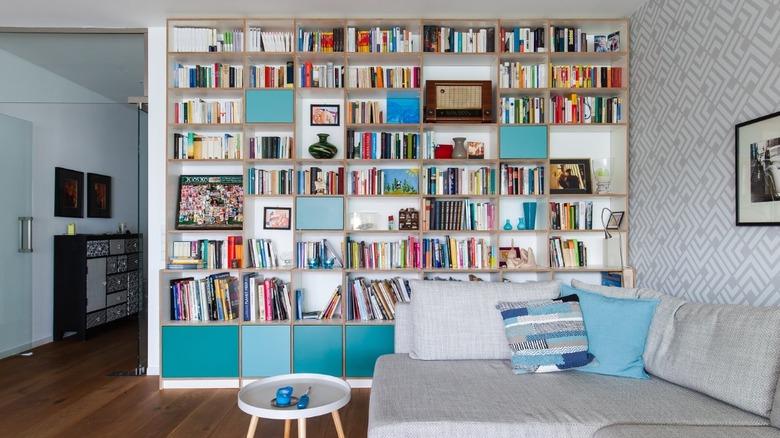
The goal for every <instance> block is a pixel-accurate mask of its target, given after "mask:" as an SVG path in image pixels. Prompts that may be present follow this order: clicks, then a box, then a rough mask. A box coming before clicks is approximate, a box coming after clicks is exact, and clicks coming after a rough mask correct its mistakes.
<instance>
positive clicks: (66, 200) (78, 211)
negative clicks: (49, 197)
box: [54, 167, 84, 217]
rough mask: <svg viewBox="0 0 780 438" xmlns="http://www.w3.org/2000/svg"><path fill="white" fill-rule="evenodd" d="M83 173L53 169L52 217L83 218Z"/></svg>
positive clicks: (58, 168) (59, 168)
mask: <svg viewBox="0 0 780 438" xmlns="http://www.w3.org/2000/svg"><path fill="white" fill-rule="evenodd" d="M83 193H84V172H78V171H76V170H70V169H65V168H62V167H55V168H54V216H61V217H84V207H83V199H84V196H83V195H82V194H83Z"/></svg>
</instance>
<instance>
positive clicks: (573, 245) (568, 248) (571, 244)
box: [550, 236, 588, 268]
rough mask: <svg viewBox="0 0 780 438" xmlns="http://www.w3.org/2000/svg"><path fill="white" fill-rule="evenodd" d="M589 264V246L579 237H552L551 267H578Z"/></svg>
mask: <svg viewBox="0 0 780 438" xmlns="http://www.w3.org/2000/svg"><path fill="white" fill-rule="evenodd" d="M582 266H588V248H587V247H586V246H585V244H584V243H583V242H582V241H580V240H577V239H564V238H561V237H559V236H553V237H550V267H553V268H576V267H582Z"/></svg>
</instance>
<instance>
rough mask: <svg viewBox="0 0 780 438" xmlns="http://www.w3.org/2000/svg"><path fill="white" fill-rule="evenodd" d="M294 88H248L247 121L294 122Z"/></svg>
mask: <svg viewBox="0 0 780 438" xmlns="http://www.w3.org/2000/svg"><path fill="white" fill-rule="evenodd" d="M293 100H294V99H293V92H292V90H247V92H246V122H247V123H292V122H293Z"/></svg>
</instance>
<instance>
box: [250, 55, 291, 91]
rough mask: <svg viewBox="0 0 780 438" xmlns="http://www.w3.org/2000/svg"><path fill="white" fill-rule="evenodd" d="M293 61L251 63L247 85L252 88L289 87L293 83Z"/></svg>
mask: <svg viewBox="0 0 780 438" xmlns="http://www.w3.org/2000/svg"><path fill="white" fill-rule="evenodd" d="M294 81H295V77H294V75H293V62H292V61H287V64H286V65H252V66H250V67H249V86H250V87H253V88H291V87H293V85H294Z"/></svg>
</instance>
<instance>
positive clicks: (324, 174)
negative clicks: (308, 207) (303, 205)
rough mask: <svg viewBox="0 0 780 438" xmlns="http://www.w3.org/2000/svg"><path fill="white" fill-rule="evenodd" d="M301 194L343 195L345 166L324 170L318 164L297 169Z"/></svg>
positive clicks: (299, 192)
mask: <svg viewBox="0 0 780 438" xmlns="http://www.w3.org/2000/svg"><path fill="white" fill-rule="evenodd" d="M297 177H298V179H297V181H298V194H299V195H343V194H344V186H345V176H344V167H338V168H336V169H333V170H323V169H322V168H320V167H317V166H311V167H310V168H308V169H304V170H298V171H297Z"/></svg>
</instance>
